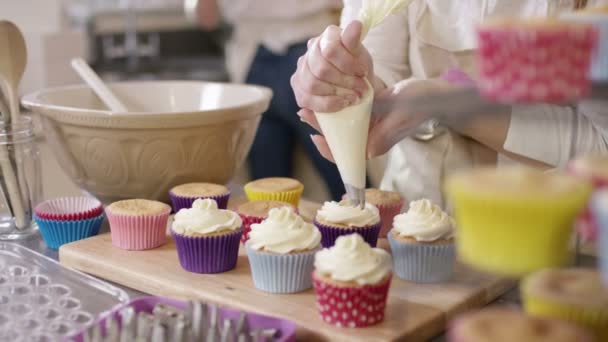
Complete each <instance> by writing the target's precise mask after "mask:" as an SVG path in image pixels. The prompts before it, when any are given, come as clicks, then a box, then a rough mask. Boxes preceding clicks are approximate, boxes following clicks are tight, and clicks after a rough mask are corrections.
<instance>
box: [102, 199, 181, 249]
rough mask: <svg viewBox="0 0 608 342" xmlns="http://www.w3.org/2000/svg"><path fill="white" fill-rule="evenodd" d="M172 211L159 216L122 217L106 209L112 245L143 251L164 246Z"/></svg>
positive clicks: (168, 210)
mask: <svg viewBox="0 0 608 342" xmlns="http://www.w3.org/2000/svg"><path fill="white" fill-rule="evenodd" d="M170 211H171V210H170V209H169V208H167V211H166V212H165V213H162V214H158V215H121V214H116V213H113V212H112V211H111V210H108V209H106V215H107V216H108V221H109V222H110V234H111V236H112V245H114V246H116V247H118V248H120V249H126V250H133V251H141V250H146V249H152V248H156V247H159V246H162V245H163V244H164V243H165V242H166V241H167V220H168V219H169V214H170Z"/></svg>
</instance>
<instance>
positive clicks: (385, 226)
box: [376, 199, 404, 238]
mask: <svg viewBox="0 0 608 342" xmlns="http://www.w3.org/2000/svg"><path fill="white" fill-rule="evenodd" d="M403 203H404V200H403V199H401V201H399V202H398V203H395V204H392V205H385V204H381V205H377V206H376V207H377V208H378V212H379V213H380V220H381V221H382V226H381V227H380V237H382V238H384V237H386V236H387V235H388V232H389V231H390V230H391V229H393V219H394V218H395V216H397V215H399V214H400V213H401V208H403Z"/></svg>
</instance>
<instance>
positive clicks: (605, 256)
mask: <svg viewBox="0 0 608 342" xmlns="http://www.w3.org/2000/svg"><path fill="white" fill-rule="evenodd" d="M591 209H592V211H593V216H594V218H595V222H597V226H598V231H599V243H598V245H597V247H598V252H599V264H600V270H601V272H602V278H603V281H604V286H605V287H607V288H608V190H606V189H604V190H600V191H598V192H596V193H595V194H594V195H593V199H592V201H591Z"/></svg>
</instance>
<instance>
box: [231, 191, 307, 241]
mask: <svg viewBox="0 0 608 342" xmlns="http://www.w3.org/2000/svg"><path fill="white" fill-rule="evenodd" d="M282 207H289V208H291V209H293V210H294V211H295V212H296V213H297V209H296V208H295V207H294V206H293V205H291V204H289V203H287V202H279V201H267V200H260V201H253V202H247V203H243V204H241V205H239V206H238V207H237V208H236V212H237V213H238V214H239V215H240V216H241V219H242V220H243V236H242V237H241V242H243V243H245V242H246V241H247V239H249V231H250V230H251V225H252V224H254V223H260V222H262V221H264V219H266V218H267V217H268V213H269V212H270V210H271V209H274V208H282Z"/></svg>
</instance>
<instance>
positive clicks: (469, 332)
mask: <svg viewBox="0 0 608 342" xmlns="http://www.w3.org/2000/svg"><path fill="white" fill-rule="evenodd" d="M450 326H451V327H450V329H449V331H448V341H449V342H520V341H521V342H593V341H595V340H594V338H593V335H592V334H590V333H589V332H588V331H587V330H585V329H583V328H581V327H579V326H577V325H574V324H571V323H567V322H563V321H559V320H552V319H545V318H536V317H529V316H526V315H525V314H523V313H521V312H518V311H515V310H510V309H484V310H481V311H475V312H472V313H468V314H465V315H463V316H460V317H458V318H456V320H454V321H453V322H452V323H451V324H450Z"/></svg>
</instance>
